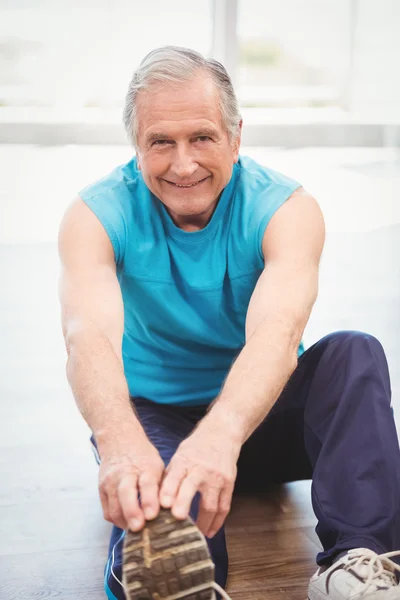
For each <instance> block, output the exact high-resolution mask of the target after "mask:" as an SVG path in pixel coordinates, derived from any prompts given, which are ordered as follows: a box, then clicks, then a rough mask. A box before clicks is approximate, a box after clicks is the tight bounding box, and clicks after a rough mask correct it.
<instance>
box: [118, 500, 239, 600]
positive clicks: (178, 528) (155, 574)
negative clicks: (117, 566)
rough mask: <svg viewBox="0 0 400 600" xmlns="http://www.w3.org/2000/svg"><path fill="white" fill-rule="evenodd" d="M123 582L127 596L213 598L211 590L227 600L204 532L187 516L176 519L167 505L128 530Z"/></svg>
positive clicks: (134, 598) (169, 599)
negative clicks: (215, 574)
mask: <svg viewBox="0 0 400 600" xmlns="http://www.w3.org/2000/svg"><path fill="white" fill-rule="evenodd" d="M120 583H121V582H120ZM122 586H123V588H124V591H125V595H126V598H127V600H148V599H154V598H156V599H158V600H164V599H165V600H180V599H183V598H188V597H190V600H215V591H214V590H217V591H218V592H219V593H220V594H221V595H222V597H223V598H225V600H230V598H229V596H228V595H227V594H226V592H225V591H224V590H223V589H222V588H220V586H219V585H218V584H217V583H215V581H214V563H213V562H212V560H211V556H210V552H209V549H208V544H207V541H206V538H205V537H204V535H203V534H202V533H201V531H200V530H199V529H198V527H197V526H196V524H195V523H194V522H193V521H192V519H191V518H190V517H188V518H187V519H184V520H177V519H175V517H174V516H173V515H172V513H171V511H170V510H167V509H161V510H160V513H159V515H158V516H157V517H156V518H155V519H154V520H152V521H147V522H146V524H145V526H144V528H143V529H142V530H141V531H138V532H133V531H130V530H128V531H127V533H126V536H125V540H124V548H123V566H122Z"/></svg>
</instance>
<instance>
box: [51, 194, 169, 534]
mask: <svg viewBox="0 0 400 600" xmlns="http://www.w3.org/2000/svg"><path fill="white" fill-rule="evenodd" d="M59 253H60V258H61V277H60V285H59V295H60V302H61V313H62V327H63V333H64V338H65V344H66V349H67V353H68V362H67V377H68V381H69V383H70V385H71V388H72V391H73V394H74V397H75V399H76V402H77V404H78V407H79V409H80V411H81V413H82V415H83V417H84V419H85V420H86V422H87V423H88V425H89V427H90V428H91V430H92V431H93V433H94V435H95V437H96V441H97V444H98V447H99V452H100V456H101V459H102V464H101V468H100V484H99V488H100V498H101V502H102V506H103V511H104V516H105V518H106V519H107V520H109V521H112V522H113V523H115V524H116V525H119V526H120V527H121V526H122V527H124V526H125V524H126V523H129V524H130V526H131V528H132V529H138V528H140V526H141V524H143V512H142V510H141V508H140V507H139V505H138V500H137V491H138V490H139V489H140V491H141V494H142V506H143V508H144V510H147V513H146V514H148V515H150V514H151V515H154V513H157V512H158V508H159V505H158V483H159V481H160V478H161V476H162V472H163V464H162V461H161V458H160V456H159V455H158V453H157V451H156V450H155V448H154V447H153V446H152V445H151V444H150V442H149V440H148V439H147V437H146V435H145V433H144V431H143V429H142V427H141V425H140V423H139V421H138V419H137V417H136V416H135V413H134V411H133V409H132V405H131V403H130V397H129V391H128V386H127V382H126V379H125V375H124V370H123V361H122V336H123V329H124V313H123V302H122V295H121V290H120V286H119V282H118V279H117V275H116V266H115V260H114V252H113V248H112V245H111V242H110V240H109V238H108V236H107V234H106V232H105V230H104V228H103V226H102V225H101V223H100V221H99V220H98V219H97V217H96V216H95V215H94V214H93V213H92V211H91V210H90V209H89V208H88V207H87V206H86V205H85V204H84V202H83V201H82V200H80V199H78V200H76V201H75V202H74V203H73V204H72V205H71V207H69V209H68V210H67V212H66V213H65V216H64V218H63V220H62V223H61V226H60V233H59ZM134 519H136V520H137V521H138V523H136V524H133V520H134ZM139 522H140V525H139Z"/></svg>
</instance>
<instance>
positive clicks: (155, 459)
mask: <svg viewBox="0 0 400 600" xmlns="http://www.w3.org/2000/svg"><path fill="white" fill-rule="evenodd" d="M163 472H164V463H163V461H162V459H161V457H160V455H159V453H158V451H157V450H156V449H155V447H154V446H153V445H152V444H151V443H150V442H149V441H148V440H144V441H141V443H140V445H135V444H134V445H133V447H132V441H131V440H130V441H129V442H128V443H126V444H125V447H124V445H123V444H121V443H120V442H119V443H118V447H117V448H111V447H107V446H106V447H104V446H103V448H102V451H101V464H100V473H99V491H100V500H101V505H102V507H103V514H104V518H105V519H106V520H107V521H110V522H111V523H114V524H115V525H117V526H118V527H120V528H121V529H125V527H127V526H128V527H129V529H131V530H132V531H139V530H140V529H142V527H143V526H144V520H145V519H146V520H148V519H154V518H155V517H156V516H157V515H158V512H159V510H160V503H159V486H160V481H161V478H162V475H163ZM139 493H140V504H139V499H138V494H139Z"/></svg>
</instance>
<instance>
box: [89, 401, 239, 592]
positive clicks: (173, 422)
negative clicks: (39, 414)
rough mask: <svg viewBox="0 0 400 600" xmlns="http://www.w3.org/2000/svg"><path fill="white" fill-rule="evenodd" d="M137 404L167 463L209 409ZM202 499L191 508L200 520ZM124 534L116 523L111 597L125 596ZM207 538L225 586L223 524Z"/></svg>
mask: <svg viewBox="0 0 400 600" xmlns="http://www.w3.org/2000/svg"><path fill="white" fill-rule="evenodd" d="M134 404H135V408H136V412H137V415H138V417H139V420H140V422H141V424H142V426H143V428H144V430H145V432H146V434H147V436H148V437H149V439H150V441H151V442H152V443H153V444H154V446H155V447H156V448H157V450H158V451H159V453H160V455H161V458H162V459H163V461H164V463H165V465H167V464H168V463H169V461H170V460H171V458H172V456H173V455H174V453H175V451H176V449H177V447H178V446H179V444H180V443H181V441H182V440H184V439H185V438H186V437H187V436H188V435H189V434H190V433H191V431H192V429H193V428H194V426H195V425H196V424H197V423H198V421H199V420H200V419H201V418H202V417H203V416H204V414H205V411H206V408H205V407H194V408H192V407H188V408H179V407H174V406H168V405H162V404H156V403H154V402H150V401H149V400H145V399H143V398H137V399H135V400H134ZM93 441H94V440H93ZM199 499H200V498H199V494H197V495H196V497H195V498H194V500H193V503H192V507H191V510H190V516H191V517H192V518H193V519H194V520H196V518H197V514H198V510H199ZM124 535H125V532H124V531H123V530H122V529H119V528H118V527H116V526H113V529H112V533H111V539H110V545H109V553H108V561H107V564H106V568H105V580H104V586H105V591H106V594H107V596H108V598H109V599H110V600H125V594H124V591H123V589H122V586H121V583H120V582H121V581H122V548H123V542H124ZM207 542H208V546H209V549H210V553H211V556H212V559H213V562H214V564H215V580H216V582H217V583H219V585H221V586H223V587H224V586H225V584H226V578H227V573H228V554H227V549H226V542H225V532H224V529H223V528H222V529H221V530H220V531H219V532H218V533H217V535H215V536H214V537H213V538H212V539H211V540H209V539H208V540H207Z"/></svg>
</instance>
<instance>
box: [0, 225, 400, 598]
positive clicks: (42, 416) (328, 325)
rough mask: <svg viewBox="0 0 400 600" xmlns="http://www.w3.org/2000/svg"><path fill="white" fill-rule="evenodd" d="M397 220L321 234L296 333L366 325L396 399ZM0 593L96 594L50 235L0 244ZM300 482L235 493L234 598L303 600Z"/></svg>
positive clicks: (91, 480)
mask: <svg viewBox="0 0 400 600" xmlns="http://www.w3.org/2000/svg"><path fill="white" fill-rule="evenodd" d="M399 256H400V227H399V226H392V227H387V228H382V229H380V230H377V231H373V232H371V233H359V234H354V235H353V234H338V235H337V236H336V237H335V236H334V235H333V236H330V237H329V239H328V242H327V248H326V251H325V256H324V263H323V267H322V271H321V292H320V300H319V301H318V304H317V306H316V309H315V312H314V315H313V317H312V320H311V322H310V325H309V327H308V330H307V332H306V342H307V341H308V342H311V341H313V340H314V339H316V338H318V337H321V336H322V335H324V334H325V333H328V332H329V331H333V330H335V329H346V328H356V329H364V330H368V331H370V332H371V333H374V334H375V335H377V336H378V337H379V338H380V339H381V340H382V341H383V343H384V346H385V348H386V350H387V354H388V359H389V364H390V368H391V371H392V381H393V392H394V399H395V402H394V404H395V407H396V405H398V402H399V390H400V386H399V380H400V377H399V373H400V372H399V370H400V335H399V333H400V327H399V318H400V317H399V306H400V267H399V261H398V257H399ZM0 268H1V282H2V285H1V288H2V293H1V295H0V333H1V335H0V339H1V346H0V359H1V360H0V482H1V483H0V514H1V519H0V568H1V577H0V598H1V600H3V599H4V600H22V599H25V598H26V599H32V600H34V599H42V598H43V599H44V598H49V599H51V598H57V599H59V600H100V599H102V598H104V592H103V585H102V571H103V566H104V563H105V559H106V552H107V543H108V535H109V531H110V526H109V524H108V523H106V522H104V521H103V520H102V515H101V511H100V505H99V500H98V497H97V467H96V465H95V462H94V459H93V457H92V455H91V452H90V449H89V445H88V441H87V440H88V431H87V428H86V425H85V424H84V423H83V421H82V419H81V418H80V415H79V414H78V411H77V409H76V408H75V405H74V402H73V400H72V397H71V393H70V391H69V389H68V385H67V382H66V378H65V352H64V348H63V342H62V337H61V329H60V324H59V308H58V301H57V276H58V275H57V271H58V258H57V254H56V249H55V246H54V245H53V244H37V245H31V246H30V245H15V246H11V245H10V246H7V245H4V246H0ZM309 487H310V484H309V482H302V483H295V484H290V485H287V486H285V487H283V488H280V489H278V490H275V491H274V492H271V493H270V494H269V495H266V496H263V497H252V498H244V499H243V498H240V499H237V501H236V502H235V504H234V506H233V509H232V513H231V515H230V517H229V521H228V543H229V548H230V578H229V592H230V593H231V595H232V597H233V598H234V599H235V600H239V598H240V600H250V599H251V600H258V599H260V600H261V599H263V600H278V599H282V600H305V598H306V595H307V594H306V588H307V582H308V578H309V577H310V575H311V574H312V573H313V571H314V569H315V564H314V559H315V554H316V553H317V552H318V549H319V541H318V539H317V537H316V535H315V533H314V526H315V519H314V516H313V513H312V510H311V506H310V500H309Z"/></svg>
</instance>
